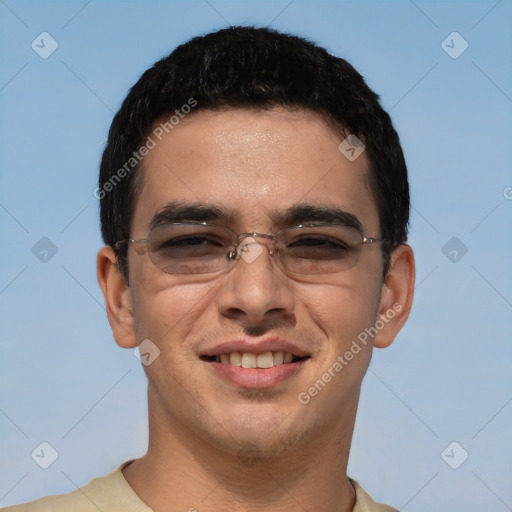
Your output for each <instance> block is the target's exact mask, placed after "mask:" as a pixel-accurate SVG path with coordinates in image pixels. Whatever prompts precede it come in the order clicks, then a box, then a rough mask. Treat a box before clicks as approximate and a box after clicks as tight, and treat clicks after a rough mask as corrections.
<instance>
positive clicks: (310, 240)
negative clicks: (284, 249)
mask: <svg viewBox="0 0 512 512" xmlns="http://www.w3.org/2000/svg"><path fill="white" fill-rule="evenodd" d="M288 247H289V248H293V247H310V248H312V249H314V248H317V249H320V250H321V249H329V250H331V249H332V250H349V249H350V246H349V244H348V243H347V242H344V241H343V240H339V239H338V238H332V237H330V236H322V235H307V236H302V237H300V238H298V239H297V240H294V241H293V242H291V243H290V244H289V245H288Z"/></svg>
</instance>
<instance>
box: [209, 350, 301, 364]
mask: <svg viewBox="0 0 512 512" xmlns="http://www.w3.org/2000/svg"><path fill="white" fill-rule="evenodd" d="M215 360H216V361H217V362H219V363H224V364H230V365H232V366H241V367H242V368H272V366H275V365H278V364H283V363H291V362H292V360H293V355H292V354H290V352H264V353H263V354H252V353H250V352H243V353H242V352H231V353H230V354H220V355H218V356H216V357H215Z"/></svg>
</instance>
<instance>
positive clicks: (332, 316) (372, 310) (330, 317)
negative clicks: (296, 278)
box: [303, 281, 379, 350]
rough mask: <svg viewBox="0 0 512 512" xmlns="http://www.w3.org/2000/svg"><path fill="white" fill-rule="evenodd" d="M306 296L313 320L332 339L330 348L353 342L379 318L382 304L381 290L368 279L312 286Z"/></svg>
mask: <svg viewBox="0 0 512 512" xmlns="http://www.w3.org/2000/svg"><path fill="white" fill-rule="evenodd" d="M303 296H304V297H307V299H306V300H305V301H304V306H305V308H306V309H307V310H308V314H309V315H310V316H311V318H312V320H313V322H314V323H315V324H316V325H317V326H318V327H319V328H320V329H321V330H322V331H323V332H324V334H325V336H326V337H327V338H328V339H330V340H331V343H329V344H328V346H327V348H328V349H331V348H336V349H338V350H340V349H342V348H343V347H344V346H345V345H346V344H347V342H348V343H349V344H350V342H351V340H352V339H353V338H354V337H357V335H358V334H359V333H360V332H361V331H362V330H364V328H365V327H368V326H369V325H371V324H372V323H373V322H374V321H375V317H376V314H377V311H378V305H379V293H378V290H377V291H376V290H375V287H374V286H371V285H370V283H368V282H366V283H365V282H364V281H359V283H357V284H356V283H355V282H349V281H347V282H346V283H344V284H338V285H322V286H316V287H311V289H309V290H308V291H307V293H304V294H303Z"/></svg>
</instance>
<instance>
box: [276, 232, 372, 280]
mask: <svg viewBox="0 0 512 512" xmlns="http://www.w3.org/2000/svg"><path fill="white" fill-rule="evenodd" d="M361 240H362V235H361V233H360V232H359V231H358V230H357V229H354V228H349V227H346V226H316V227H311V228H308V227H304V228H291V229H287V230H285V231H282V232H281V233H280V234H279V236H278V241H277V243H278V252H279V254H280V257H281V262H282V264H283V266H284V267H285V269H286V270H288V271H289V272H293V273H295V274H304V275H314V274H332V273H335V272H343V271H345V270H349V269H350V268H352V267H354V266H355V265H356V264H357V261H358V259H359V254H360V252H361Z"/></svg>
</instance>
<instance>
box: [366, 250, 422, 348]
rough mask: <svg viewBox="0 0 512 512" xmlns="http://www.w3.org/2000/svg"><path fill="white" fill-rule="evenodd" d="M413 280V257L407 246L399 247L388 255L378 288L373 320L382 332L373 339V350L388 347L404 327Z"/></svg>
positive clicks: (410, 304)
mask: <svg viewBox="0 0 512 512" xmlns="http://www.w3.org/2000/svg"><path fill="white" fill-rule="evenodd" d="M415 276H416V273H415V265H414V253H413V251H412V249H411V247H410V246H409V245H407V244H403V245H400V246H399V247H397V248H396V249H395V250H394V251H393V252H392V254H391V266H390V270H389V272H388V275H387V277H386V281H385V283H384V284H383V287H382V295H381V300H380V305H379V314H378V318H377V319H376V324H377V323H378V324H379V325H378V326H377V327H382V328H381V329H378V333H377V334H376V335H375V338H374V340H373V345H374V347H377V348H385V347H388V346H389V345H391V343H393V341H394V339H395V337H396V335H397V334H398V333H399V332H400V329H401V328H402V327H403V325H404V324H405V321H406V320H407V318H408V316H409V313H410V311H411V307H412V301H413V296H414V281H415ZM379 320H380V323H379Z"/></svg>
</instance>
